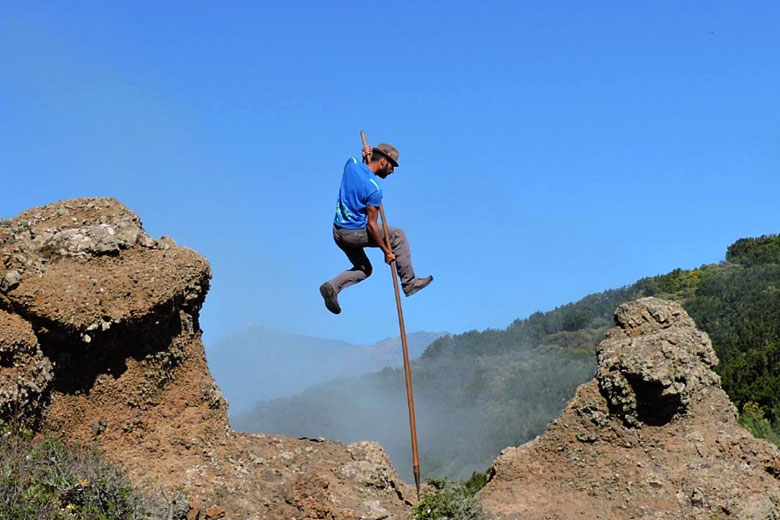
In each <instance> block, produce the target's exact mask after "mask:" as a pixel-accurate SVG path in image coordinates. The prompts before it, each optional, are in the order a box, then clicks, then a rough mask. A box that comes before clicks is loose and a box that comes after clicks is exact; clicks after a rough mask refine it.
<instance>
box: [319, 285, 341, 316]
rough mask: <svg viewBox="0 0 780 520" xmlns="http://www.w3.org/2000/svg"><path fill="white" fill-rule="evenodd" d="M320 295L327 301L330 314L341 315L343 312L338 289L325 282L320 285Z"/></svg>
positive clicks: (326, 304) (326, 305)
mask: <svg viewBox="0 0 780 520" xmlns="http://www.w3.org/2000/svg"><path fill="white" fill-rule="evenodd" d="M320 294H321V295H322V297H323V298H324V299H325V307H327V308H328V310H329V311H330V312H332V313H333V314H339V313H340V312H341V306H340V305H339V293H337V292H336V289H335V288H334V287H333V285H331V283H330V282H325V283H324V284H322V285H320Z"/></svg>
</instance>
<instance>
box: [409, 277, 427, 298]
mask: <svg viewBox="0 0 780 520" xmlns="http://www.w3.org/2000/svg"><path fill="white" fill-rule="evenodd" d="M432 281H433V276H426V277H425V278H415V279H414V280H413V281H412V283H411V284H410V285H409V286H408V287H404V294H405V295H406V296H407V297H408V296H411V295H413V294H414V293H416V292H417V291H419V290H420V289H425V288H426V287H428V284H429V283H431V282H432Z"/></svg>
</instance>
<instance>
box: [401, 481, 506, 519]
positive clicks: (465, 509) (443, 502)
mask: <svg viewBox="0 0 780 520" xmlns="http://www.w3.org/2000/svg"><path fill="white" fill-rule="evenodd" d="M487 481H488V473H487V472H486V473H477V472H474V473H473V474H472V475H471V478H470V479H468V480H467V481H465V482H452V481H449V480H447V479H444V478H442V479H437V478H431V479H428V484H429V485H430V486H431V487H432V488H433V490H431V491H427V492H424V493H423V497H422V498H421V500H420V501H419V502H418V503H417V504H416V505H415V506H414V512H413V514H412V518H413V519H414V520H490V519H491V517H490V516H488V515H487V514H486V513H485V512H484V511H483V510H482V505H481V504H480V502H479V501H478V500H477V499H476V497H475V496H474V495H475V494H476V492H477V491H479V490H480V489H482V488H483V487H485V484H487Z"/></svg>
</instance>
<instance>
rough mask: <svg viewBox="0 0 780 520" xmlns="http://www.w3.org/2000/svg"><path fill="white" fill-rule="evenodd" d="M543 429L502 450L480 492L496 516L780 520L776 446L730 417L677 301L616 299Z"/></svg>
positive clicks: (708, 352) (511, 519)
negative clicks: (609, 319)
mask: <svg viewBox="0 0 780 520" xmlns="http://www.w3.org/2000/svg"><path fill="white" fill-rule="evenodd" d="M615 323H616V327H615V328H614V329H612V330H610V332H609V333H608V335H607V338H606V339H605V340H604V341H603V342H602V344H601V345H600V346H599V348H598V373H597V377H596V379H595V380H593V381H590V382H588V383H585V384H584V385H581V386H580V387H579V388H578V389H577V393H576V395H575V397H574V398H573V399H572V400H571V401H570V402H569V403H568V405H567V407H566V409H565V410H564V411H563V413H562V414H561V416H560V417H559V418H558V419H556V420H555V421H553V422H552V423H551V424H550V426H549V428H548V430H547V432H546V433H545V434H544V435H542V436H540V437H538V438H536V439H535V440H533V441H532V442H530V443H527V444H524V445H522V446H518V447H516V448H508V449H506V450H504V451H503V452H502V453H501V455H500V456H499V457H498V458H497V459H496V461H495V462H494V466H493V470H494V476H493V478H492V479H491V481H490V482H489V483H488V485H487V486H486V488H485V489H483V490H482V491H481V492H480V494H479V497H480V499H481V500H482V502H483V504H484V506H485V509H486V510H487V511H489V512H491V513H493V514H496V515H498V516H499V517H500V518H501V519H502V520H520V519H523V520H542V519H544V520H564V519H570V518H604V519H629V518H659V519H660V518H666V519H670V520H671V519H679V518H690V519H697V520H711V519H712V518H721V519H727V518H734V519H745V520H747V519H764V520H770V519H777V518H780V480H778V477H779V476H780V471H778V468H780V451H779V450H778V449H777V447H775V446H774V445H772V444H770V443H769V442H767V441H763V440H758V439H755V438H754V437H753V436H752V435H751V434H750V433H749V432H747V431H746V430H744V429H743V428H742V427H740V426H739V425H738V424H737V422H736V417H737V414H736V409H735V408H734V406H733V405H732V404H731V402H730V401H729V399H728V396H727V395H726V394H725V393H724V392H723V390H722V389H721V388H720V382H719V379H718V377H717V376H716V375H715V374H714V373H713V372H712V371H711V367H712V366H713V365H715V363H717V359H716V357H715V354H714V352H713V350H712V346H711V344H710V341H709V339H708V338H707V335H706V334H705V333H703V332H701V331H698V330H696V328H695V325H694V323H693V321H692V320H691V319H690V317H689V316H688V315H687V314H686V313H685V311H684V310H683V309H682V308H681V307H680V306H679V305H678V304H676V303H673V302H667V301H664V300H660V299H657V298H645V299H641V300H637V301H635V302H631V303H627V304H625V305H621V306H620V307H619V308H618V310H617V312H616V314H615Z"/></svg>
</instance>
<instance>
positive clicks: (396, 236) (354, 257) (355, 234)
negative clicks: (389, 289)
mask: <svg viewBox="0 0 780 520" xmlns="http://www.w3.org/2000/svg"><path fill="white" fill-rule="evenodd" d="M387 230H388V232H389V233H390V247H391V248H392V250H393V254H395V268H396V270H397V271H398V277H399V278H401V285H402V286H403V287H407V286H409V285H410V284H411V283H412V282H413V281H414V269H413V268H412V258H411V254H410V253H409V242H408V241H407V240H406V233H404V230H403V229H400V228H394V227H388V229H387ZM379 232H380V233H381V234H382V238H383V239H384V237H385V234H384V230H383V229H382V227H381V226H380V228H379ZM333 240H334V241H335V242H336V245H337V246H339V248H341V250H342V251H344V254H345V255H347V258H349V261H350V262H351V263H352V269H349V270H347V271H344V272H343V273H341V274H340V275H338V276H337V277H336V278H334V279H332V280H330V283H331V285H333V287H335V289H336V291H337V292H340V291H341V290H342V289H344V288H345V287H349V286H350V285H355V284H356V283H358V282H362V281H363V280H365V279H366V278H368V277H369V276H371V271H373V268H372V267H371V262H369V261H368V257H367V256H366V252H365V251H364V250H363V248H364V247H379V245H377V243H376V242H374V240H373V239H372V238H371V237H370V236H369V235H368V231H366V229H365V228H363V229H342V228H338V227H336V226H333Z"/></svg>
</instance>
